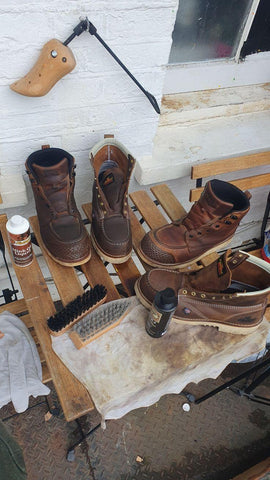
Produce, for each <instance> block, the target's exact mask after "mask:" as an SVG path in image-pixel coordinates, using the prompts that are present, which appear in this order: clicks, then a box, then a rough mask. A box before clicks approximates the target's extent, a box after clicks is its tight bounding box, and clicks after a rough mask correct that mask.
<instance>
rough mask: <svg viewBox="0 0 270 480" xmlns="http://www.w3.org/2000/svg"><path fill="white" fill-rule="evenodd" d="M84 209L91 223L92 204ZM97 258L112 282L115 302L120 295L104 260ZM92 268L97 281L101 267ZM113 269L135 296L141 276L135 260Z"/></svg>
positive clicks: (112, 297) (126, 288) (112, 296)
mask: <svg viewBox="0 0 270 480" xmlns="http://www.w3.org/2000/svg"><path fill="white" fill-rule="evenodd" d="M82 207H83V210H84V212H85V214H86V216H87V217H88V219H89V221H90V222H91V219H92V205H91V204H90V203H88V204H85V205H83V206H82ZM95 256H96V258H97V261H98V262H99V264H101V265H102V269H104V274H105V272H106V275H107V276H108V278H109V281H110V284H111V290H112V289H113V294H112V295H111V296H110V300H115V299H116V298H119V293H118V292H117V290H116V288H115V286H114V284H113V282H112V279H111V277H110V275H109V274H108V272H107V270H106V268H105V267H104V265H103V262H102V260H101V259H100V258H99V256H98V254H96V253H95ZM90 262H92V258H91V260H90ZM90 267H91V272H94V277H95V279H96V278H97V277H96V271H99V269H100V267H99V268H98V269H96V268H93V263H91V265H90ZM113 267H114V269H115V271H116V273H117V274H118V276H119V279H120V281H121V283H122V285H123V287H124V288H125V290H126V292H127V293H128V294H129V295H133V293H132V292H133V285H134V283H135V280H136V278H138V276H139V275H140V274H139V271H138V269H137V267H136V265H135V263H134V262H133V260H132V259H131V258H130V259H129V260H128V261H127V262H125V263H123V264H119V265H117V264H113ZM99 283H100V282H99Z"/></svg>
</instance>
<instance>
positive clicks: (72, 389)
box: [0, 215, 94, 421]
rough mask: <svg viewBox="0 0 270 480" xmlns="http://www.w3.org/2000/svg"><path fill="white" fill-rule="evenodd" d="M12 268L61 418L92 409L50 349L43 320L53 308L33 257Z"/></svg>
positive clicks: (86, 395) (87, 397) (2, 224)
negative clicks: (59, 405) (56, 399)
mask: <svg viewBox="0 0 270 480" xmlns="http://www.w3.org/2000/svg"><path fill="white" fill-rule="evenodd" d="M6 221H7V217H6V215H1V216H0V228H1V232H2V235H3V238H4V241H5V244H6V247H7V248H8V249H9V252H10V248H9V243H8V239H7V232H6V227H5V224H6ZM13 268H14V271H15V273H16V275H17V278H18V281H19V283H20V286H21V290H22V293H23V296H24V299H25V301H26V305H27V310H28V312H29V314H30V316H31V318H32V320H33V325H34V328H35V331H36V334H37V337H38V338H39V340H40V343H41V346H42V351H43V353H44V357H45V359H46V363H47V365H48V369H49V371H50V372H51V375H52V380H53V383H54V385H55V388H56V391H57V394H58V397H59V400H60V402H61V405H62V408H63V411H64V415H65V418H66V420H67V421H71V420H75V419H76V418H78V417H80V416H82V415H86V414H87V413H89V412H90V411H92V410H93V409H94V405H93V402H92V399H91V397H90V394H89V393H88V391H87V390H86V388H85V387H84V386H83V385H82V384H81V383H80V382H79V381H78V380H77V379H76V378H75V377H74V376H73V375H72V374H71V372H70V371H69V370H68V369H67V367H66V366H65V365H64V364H63V363H62V362H61V360H60V359H59V358H58V357H57V355H56V354H55V353H54V351H53V350H52V347H51V337H50V334H49V331H48V328H47V322H46V319H47V318H48V317H49V316H50V315H53V314H54V313H55V307H54V303H53V301H52V298H51V295H50V293H49V290H48V288H47V285H46V282H45V280H44V277H43V275H42V273H41V270H40V267H39V265H38V262H37V259H36V257H35V255H34V259H33V262H32V263H31V265H29V266H27V267H24V268H21V267H18V266H17V265H15V264H14V263H13ZM67 392H68V395H67Z"/></svg>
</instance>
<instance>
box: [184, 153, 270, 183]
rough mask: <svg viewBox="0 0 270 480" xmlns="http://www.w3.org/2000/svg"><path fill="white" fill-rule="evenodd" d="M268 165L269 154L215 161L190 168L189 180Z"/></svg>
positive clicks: (255, 154) (269, 160)
mask: <svg viewBox="0 0 270 480" xmlns="http://www.w3.org/2000/svg"><path fill="white" fill-rule="evenodd" d="M268 164H270V152H269V151H268V152H260V153H253V154H251V155H242V156H240V157H233V158H226V159H222V160H215V161H213V162H207V163H202V164H200V165H194V166H193V167H192V168H191V178H192V179H193V180H196V179H197V178H206V177H212V176H215V175H219V174H222V173H229V172H237V171H238V170H245V169H247V168H255V167H259V166H261V165H268Z"/></svg>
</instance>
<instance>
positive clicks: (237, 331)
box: [134, 280, 261, 335]
mask: <svg viewBox="0 0 270 480" xmlns="http://www.w3.org/2000/svg"><path fill="white" fill-rule="evenodd" d="M134 290H135V294H136V296H137V298H138V299H139V300H140V302H141V304H142V305H143V306H144V307H145V308H147V309H148V310H150V308H151V303H150V302H149V301H148V300H147V299H146V298H145V297H144V295H143V294H142V292H141V289H140V287H139V282H138V280H137V281H136V282H135V285H134ZM172 321H174V322H175V323H178V324H179V325H190V326H205V327H215V328H218V330H219V331H220V332H223V333H230V334H233V335H248V334H249V333H252V332H254V331H255V330H257V328H258V327H259V325H260V323H261V322H260V323H258V324H257V325H254V326H253V327H237V326H233V325H229V324H224V323H220V322H219V321H218V320H213V321H211V322H209V321H207V320H198V321H189V320H185V319H181V318H179V317H175V316H172Z"/></svg>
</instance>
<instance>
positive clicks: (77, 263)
mask: <svg viewBox="0 0 270 480" xmlns="http://www.w3.org/2000/svg"><path fill="white" fill-rule="evenodd" d="M43 248H44V250H46V253H47V254H48V255H49V257H51V258H52V259H53V260H54V261H55V262H56V263H59V264H60V265H63V266H64V267H77V266H78V265H84V264H85V263H87V262H88V261H89V260H90V258H91V250H90V253H89V255H88V256H87V257H86V258H84V259H83V260H78V261H77V262H64V261H62V260H59V259H58V258H57V257H54V255H53V254H52V253H51V252H50V251H49V250H48V248H47V247H46V245H44V242H43Z"/></svg>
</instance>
